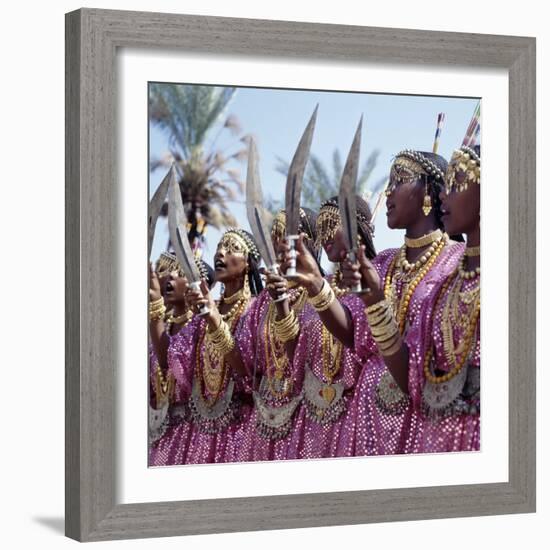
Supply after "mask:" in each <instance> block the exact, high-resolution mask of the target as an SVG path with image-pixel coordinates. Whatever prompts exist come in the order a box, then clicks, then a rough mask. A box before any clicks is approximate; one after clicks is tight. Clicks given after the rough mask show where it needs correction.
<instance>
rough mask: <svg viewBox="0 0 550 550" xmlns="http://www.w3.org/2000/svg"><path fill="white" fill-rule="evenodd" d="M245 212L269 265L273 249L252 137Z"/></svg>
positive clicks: (262, 254)
mask: <svg viewBox="0 0 550 550" xmlns="http://www.w3.org/2000/svg"><path fill="white" fill-rule="evenodd" d="M246 214H247V217H248V223H249V224H250V229H251V230H252V234H253V235H254V239H255V240H256V244H257V246H258V250H259V251H260V255H261V256H262V258H263V260H264V262H265V264H266V265H267V266H271V265H273V264H274V263H275V251H274V250H273V244H272V243H271V235H270V233H269V231H268V226H269V224H268V223H267V222H266V216H265V210H264V207H263V193H262V184H261V182H260V173H259V162H258V150H257V148H256V143H255V142H254V139H253V138H250V144H249V148H248V168H247V174H246Z"/></svg>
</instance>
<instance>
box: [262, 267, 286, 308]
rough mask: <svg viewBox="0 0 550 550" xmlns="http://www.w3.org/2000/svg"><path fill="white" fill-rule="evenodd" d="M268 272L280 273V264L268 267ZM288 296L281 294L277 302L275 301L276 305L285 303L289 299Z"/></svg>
mask: <svg viewBox="0 0 550 550" xmlns="http://www.w3.org/2000/svg"><path fill="white" fill-rule="evenodd" d="M267 270H268V271H269V272H270V273H277V272H278V271H279V264H272V265H270V266H268V268H267ZM288 297H289V296H288V294H287V293H286V292H285V293H284V294H281V295H280V296H279V297H278V298H277V299H276V300H273V301H274V302H275V303H277V302H284V301H285V300H286V299H287V298H288Z"/></svg>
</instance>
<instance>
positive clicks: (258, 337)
mask: <svg viewBox="0 0 550 550" xmlns="http://www.w3.org/2000/svg"><path fill="white" fill-rule="evenodd" d="M289 292H290V294H291V298H293V299H295V301H294V300H293V302H294V303H293V306H292V307H293V309H294V310H295V312H296V315H297V319H298V322H299V323H300V325H302V324H303V322H304V319H305V318H306V317H310V316H311V314H312V312H313V310H312V308H311V306H310V305H309V304H308V303H307V302H306V301H305V298H306V295H305V294H303V292H304V291H301V290H298V289H291V290H290V291H289ZM275 314H276V311H275V304H274V303H273V301H272V299H271V297H270V295H269V292H268V291H267V290H266V289H264V290H263V291H262V292H261V293H260V295H259V296H258V298H257V300H256V301H255V303H254V305H253V306H252V307H250V308H249V309H248V311H247V313H246V315H245V316H244V318H243V325H242V329H241V330H240V332H239V340H238V345H239V349H240V352H241V357H242V359H243V361H244V363H245V366H246V368H247V370H248V371H249V372H248V374H249V379H250V380H254V381H255V383H254V387H253V388H252V387H251V388H249V391H250V393H251V395H252V396H253V401H254V409H253V411H252V413H251V415H250V416H249V418H248V421H247V423H246V426H245V428H244V438H243V441H242V443H241V445H240V447H239V449H238V450H237V457H238V458H237V459H238V460H239V461H240V462H247V461H263V460H284V459H286V458H289V457H292V456H295V455H296V451H293V450H292V449H291V448H290V447H291V445H292V444H294V443H295V442H296V441H297V440H299V437H296V436H295V432H296V431H300V430H302V423H301V422H296V419H295V416H296V411H297V409H298V408H299V407H300V404H301V401H302V385H303V369H299V368H296V366H295V365H294V364H293V363H292V362H291V361H289V360H288V359H287V355H286V351H285V349H284V346H283V345H282V344H280V343H279V342H278V341H277V340H276V339H275V337H274V334H273V331H272V329H270V326H271V322H270V320H272V319H273V318H274V316H275Z"/></svg>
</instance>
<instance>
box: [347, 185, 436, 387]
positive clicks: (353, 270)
mask: <svg viewBox="0 0 550 550" xmlns="http://www.w3.org/2000/svg"><path fill="white" fill-rule="evenodd" d="M392 178H393V174H392ZM424 195H425V183H424V181H423V178H422V177H417V178H411V179H409V180H408V181H403V182H398V181H396V180H395V179H390V184H389V186H388V192H387V201H386V208H387V212H386V216H387V219H388V227H390V228H391V229H405V230H406V235H407V237H410V238H418V237H421V236H423V235H426V234H427V233H431V232H433V231H435V230H437V229H438V226H437V221H436V218H435V214H434V212H433V209H432V212H430V214H429V215H428V216H425V215H424V212H423V211H422V205H423V201H424ZM428 248H429V245H428V246H425V247H421V248H407V260H408V261H409V262H416V261H417V260H418V259H419V258H420V257H421V256H422V255H423V254H424V252H425V251H426V250H427V249H428ZM342 276H343V277H342V282H343V284H345V285H346V286H349V287H353V285H355V284H357V283H359V282H360V283H361V285H362V287H363V288H369V289H370V292H368V293H363V294H361V299H362V300H363V302H364V303H365V306H366V307H368V306H371V305H374V304H376V303H378V302H380V301H381V300H383V299H384V298H385V296H384V289H383V284H382V281H381V279H380V276H379V275H378V272H377V271H376V269H375V267H374V266H373V264H372V262H370V260H369V259H368V258H367V257H366V256H365V252H364V247H361V248H360V250H359V251H358V254H357V259H356V261H355V262H351V261H350V260H349V259H346V260H344V262H343V263H342ZM383 357H384V362H385V364H386V366H387V367H388V370H389V371H390V372H391V374H392V376H393V378H394V380H395V382H396V383H397V384H398V385H399V387H400V388H401V390H402V391H403V392H405V393H408V380H409V350H408V348H407V346H406V345H405V343H404V341H403V340H401V346H400V347H399V349H398V350H397V352H395V353H394V354H392V355H385V356H383Z"/></svg>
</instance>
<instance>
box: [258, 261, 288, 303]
mask: <svg viewBox="0 0 550 550" xmlns="http://www.w3.org/2000/svg"><path fill="white" fill-rule="evenodd" d="M261 273H262V274H263V275H264V276H265V284H266V288H267V291H268V292H269V295H270V296H271V299H272V300H277V299H279V298H280V297H281V296H282V295H283V294H284V293H285V292H286V291H287V290H288V282H287V280H286V279H285V278H284V277H283V276H282V275H281V274H280V272H279V271H277V272H273V271H269V270H267V269H265V268H262V269H261Z"/></svg>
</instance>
